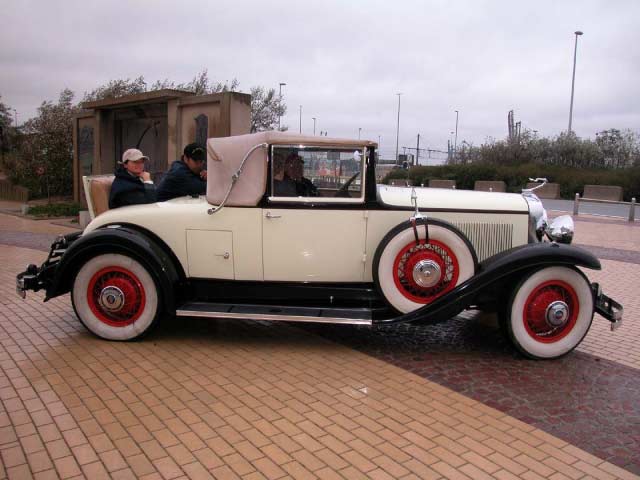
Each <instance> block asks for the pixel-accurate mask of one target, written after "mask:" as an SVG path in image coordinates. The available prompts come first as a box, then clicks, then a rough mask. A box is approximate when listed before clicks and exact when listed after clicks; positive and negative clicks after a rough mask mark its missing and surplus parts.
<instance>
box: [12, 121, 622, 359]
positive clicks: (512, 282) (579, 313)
mask: <svg viewBox="0 0 640 480" xmlns="http://www.w3.org/2000/svg"><path fill="white" fill-rule="evenodd" d="M376 147H377V145H376V144H375V143H374V142H370V141H365V140H344V139H332V138H326V137H315V136H314V137H310V136H302V135H294V134H289V133H280V132H263V133H257V134H251V135H242V136H237V137H228V138H212V139H209V140H208V142H207V151H208V160H207V166H208V184H207V195H206V197H205V196H202V197H200V198H191V197H183V198H178V199H174V200H171V201H168V202H161V203H155V204H151V205H141V206H132V207H125V208H119V209H116V210H110V211H107V212H105V213H102V214H100V215H98V216H97V217H96V218H95V219H94V220H93V221H92V222H91V223H90V224H89V225H88V226H87V228H86V229H85V230H84V232H82V233H81V234H80V233H78V234H71V235H67V236H64V237H60V238H59V239H58V240H57V241H56V242H55V243H54V244H53V245H52V248H51V253H50V254H49V257H48V258H47V260H46V261H45V262H44V263H43V264H42V266H40V267H37V266H35V265H29V267H28V268H27V270H26V271H25V272H22V273H20V274H19V275H18V276H17V290H18V292H19V293H20V294H21V295H22V296H23V297H24V295H25V292H26V291H27V290H34V291H38V290H40V289H45V290H46V297H45V301H46V300H48V299H50V298H53V297H56V296H58V295H62V294H64V293H67V292H71V300H72V303H73V307H74V309H75V312H76V314H77V315H78V318H79V319H80V320H81V321H82V323H83V324H84V325H85V326H86V327H87V328H88V329H89V330H90V331H91V332H93V333H94V334H95V335H97V336H99V337H102V338H105V339H109V340H131V339H134V338H137V337H140V336H142V335H143V334H145V333H147V332H148V331H149V330H150V329H151V328H152V327H153V326H154V325H155V324H157V323H158V320H159V319H160V318H161V317H162V316H163V314H164V316H166V317H170V318H173V317H194V316H195V317H210V318H230V319H258V320H274V321H295V322H320V323H344V324H359V325H388V324H396V323H401V322H435V321H440V320H444V319H447V318H450V317H452V316H454V315H455V314H457V313H459V312H460V311H462V310H463V309H469V308H477V309H482V310H486V311H494V312H497V313H498V314H499V318H500V322H501V325H502V327H503V329H504V331H505V333H506V334H507V335H508V337H509V338H510V340H511V341H512V342H513V344H514V345H515V346H516V347H517V348H518V349H519V350H520V351H521V352H522V353H523V354H525V355H527V356H529V357H532V358H539V359H549V358H556V357H559V356H561V355H564V354H566V353H567V352H569V351H571V350H572V349H573V348H575V347H576V346H577V345H578V344H579V343H580V341H581V340H582V339H583V338H584V336H585V335H586V333H587V331H588V330H589V327H590V325H591V322H592V319H593V315H594V312H597V313H599V314H600V315H602V316H603V317H605V318H606V319H608V320H610V321H611V322H612V328H613V327H614V326H617V325H618V324H619V323H620V322H621V320H622V307H621V306H620V305H619V304H618V303H616V302H615V301H613V300H611V299H610V298H609V297H607V296H606V295H604V294H603V293H602V291H601V289H600V287H599V286H598V285H597V284H596V283H590V282H589V280H588V279H587V277H586V276H585V274H584V273H583V272H582V271H581V270H580V269H579V267H581V268H590V269H599V268H601V267H600V262H599V261H598V259H597V258H595V257H594V256H593V255H591V254H590V253H589V252H587V251H585V250H582V249H579V248H576V247H573V246H570V245H567V243H570V242H571V239H572V236H573V222H572V221H571V218H570V217H567V216H565V217H560V218H558V219H556V220H555V221H554V222H553V223H552V224H551V225H548V224H547V218H546V212H545V210H544V208H543V207H542V203H541V202H540V200H539V199H538V198H537V197H536V195H535V194H534V193H533V192H532V191H524V192H523V194H522V195H520V194H503V193H492V192H471V191H456V190H445V189H432V188H405V187H392V186H386V185H376V176H375V158H376V155H375V153H376ZM546 237H548V240H549V241H547V238H546Z"/></svg>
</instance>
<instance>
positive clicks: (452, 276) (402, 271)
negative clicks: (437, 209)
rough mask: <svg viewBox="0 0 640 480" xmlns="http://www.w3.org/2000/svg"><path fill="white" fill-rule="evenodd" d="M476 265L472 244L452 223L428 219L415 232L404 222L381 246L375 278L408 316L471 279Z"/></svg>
mask: <svg viewBox="0 0 640 480" xmlns="http://www.w3.org/2000/svg"><path fill="white" fill-rule="evenodd" d="M425 222H426V225H425ZM427 230H428V240H427ZM416 234H417V241H416ZM477 263H478V262H477V257H476V254H475V251H474V249H473V246H472V245H471V242H469V240H468V239H467V237H466V236H465V235H464V234H463V233H462V232H461V231H460V230H458V229H457V228H456V227H454V226H453V225H451V224H449V223H447V222H444V221H442V220H435V219H428V220H422V221H418V222H417V225H416V226H415V229H414V226H413V224H412V222H411V221H406V222H403V223H401V224H400V225H398V226H396V227H394V228H393V229H392V230H391V231H390V232H389V233H388V234H387V235H386V236H385V237H384V238H383V239H382V242H380V245H379V246H378V248H377V250H376V254H375V256H374V260H373V279H374V282H375V284H376V286H377V288H378V289H379V290H380V292H381V293H382V295H383V297H384V298H385V300H386V301H387V302H388V303H389V305H391V306H392V307H393V308H395V309H396V310H398V311H399V312H401V313H408V312H411V311H414V310H417V309H418V308H420V307H423V306H425V305H427V304H429V303H431V302H432V301H433V300H435V299H436V298H438V297H439V296H441V295H443V294H445V293H447V292H449V291H450V290H453V289H454V288H455V287H456V286H457V285H459V284H461V283H462V282H464V281H466V280H468V279H469V278H471V277H472V276H473V275H474V274H475V272H476V266H477Z"/></svg>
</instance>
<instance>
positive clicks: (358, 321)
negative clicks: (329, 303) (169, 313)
mask: <svg viewBox="0 0 640 480" xmlns="http://www.w3.org/2000/svg"><path fill="white" fill-rule="evenodd" d="M372 313H373V312H372V310H370V309H368V308H314V307H282V306H276V305H233V304H229V303H206V302H188V303H185V304H184V305H182V306H181V307H180V308H178V309H177V310H176V316H178V317H204V318H233V319H237V320H266V321H273V322H311V323H342V324H347V325H371V324H372Z"/></svg>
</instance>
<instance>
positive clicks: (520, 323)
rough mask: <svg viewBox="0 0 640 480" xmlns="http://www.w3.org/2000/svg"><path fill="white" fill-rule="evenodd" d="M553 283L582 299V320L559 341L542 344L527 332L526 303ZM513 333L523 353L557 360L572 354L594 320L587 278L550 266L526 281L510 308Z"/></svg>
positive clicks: (580, 303)
mask: <svg viewBox="0 0 640 480" xmlns="http://www.w3.org/2000/svg"><path fill="white" fill-rule="evenodd" d="M550 280H560V281H562V282H565V283H568V284H569V285H571V287H573V289H574V290H575V292H576V295H577V297H578V308H579V312H578V318H577V319H576V324H575V325H574V327H573V330H571V332H569V333H568V334H567V335H566V336H565V337H563V338H561V339H560V340H558V341H557V342H553V343H542V342H539V341H537V340H535V339H534V338H533V337H531V335H530V334H529V333H528V332H527V329H526V327H525V325H524V318H523V310H524V304H525V302H526V301H527V298H529V295H530V294H531V292H533V291H534V290H535V289H536V288H537V287H538V286H539V285H540V284H542V283H544V282H548V281H550ZM509 313H510V320H509V325H510V330H511V333H512V335H513V339H514V341H515V342H516V343H517V346H519V347H520V348H521V349H522V350H524V351H525V352H527V353H528V354H530V355H532V356H534V357H538V358H556V357H559V356H562V355H564V354H565V353H567V352H569V351H571V350H572V349H573V348H575V347H576V345H578V344H579V343H580V341H581V340H582V339H583V338H584V336H585V334H586V333H587V330H589V327H590V326H591V320H592V319H593V295H592V293H591V287H590V286H589V283H588V282H587V281H586V280H585V278H584V277H583V276H582V275H580V274H579V273H578V272H576V271H575V270H572V269H571V268H567V267H547V268H544V269H542V270H538V271H537V272H536V273H534V274H533V275H531V276H530V277H529V278H528V279H527V280H525V281H524V282H523V283H522V284H521V286H520V288H519V290H518V291H517V292H516V294H515V296H514V297H513V302H512V304H511V309H510V312H509Z"/></svg>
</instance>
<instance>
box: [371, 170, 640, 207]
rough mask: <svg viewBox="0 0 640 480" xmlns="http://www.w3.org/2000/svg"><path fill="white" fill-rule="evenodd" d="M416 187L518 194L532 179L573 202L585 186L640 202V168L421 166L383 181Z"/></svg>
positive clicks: (399, 172)
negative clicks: (502, 188)
mask: <svg viewBox="0 0 640 480" xmlns="http://www.w3.org/2000/svg"><path fill="white" fill-rule="evenodd" d="M407 176H408V177H409V179H410V180H411V182H412V183H413V185H421V184H424V185H425V186H426V185H428V184H429V180H430V179H436V178H437V179H446V180H455V181H456V188H458V189H464V190H473V186H474V183H475V181H476V180H502V181H504V182H505V184H506V185H507V191H508V192H517V193H519V192H520V191H521V190H522V189H523V188H525V186H526V184H527V182H528V181H529V178H535V177H546V178H547V179H548V180H549V182H552V183H559V184H560V196H561V197H562V198H566V199H573V197H574V195H575V194H576V193H580V194H581V195H582V193H583V192H584V186H585V185H618V186H621V187H622V190H623V198H624V200H625V201H630V200H631V197H635V198H637V199H640V167H631V168H619V169H602V168H600V169H595V168H594V169H586V168H568V167H562V166H558V165H541V164H534V163H528V164H522V165H492V164H467V165H437V166H430V167H427V166H420V167H414V168H411V169H410V170H409V171H408V172H407V171H406V170H393V171H391V172H390V173H389V174H388V175H387V176H386V177H385V178H384V180H383V183H389V180H391V179H392V178H407Z"/></svg>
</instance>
